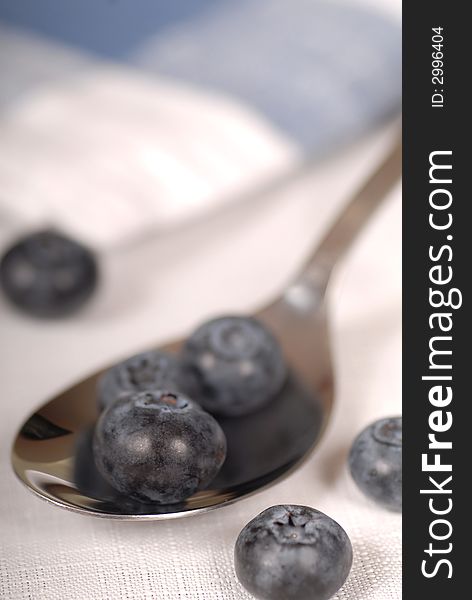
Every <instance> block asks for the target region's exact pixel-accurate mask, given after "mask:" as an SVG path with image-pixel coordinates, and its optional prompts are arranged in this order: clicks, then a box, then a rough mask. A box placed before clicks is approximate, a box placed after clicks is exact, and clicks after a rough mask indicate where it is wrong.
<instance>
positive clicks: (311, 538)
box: [234, 505, 352, 600]
mask: <svg viewBox="0 0 472 600" xmlns="http://www.w3.org/2000/svg"><path fill="white" fill-rule="evenodd" d="M234 560H235V567H236V574H237V576H238V578H239V580H240V582H241V583H242V585H243V586H244V587H245V588H246V589H247V590H248V591H249V592H251V594H253V595H254V596H256V598H260V599H261V600H327V599H328V598H331V597H332V596H333V594H335V593H336V592H337V591H338V590H339V588H340V587H341V586H342V585H343V583H344V582H345V580H346V578H347V576H348V574H349V571H350V569H351V564H352V547H351V542H350V540H349V537H348V536H347V534H346V532H345V531H344V529H343V528H342V527H341V526H340V525H339V524H338V523H336V521H334V520H333V519H331V518H330V517H328V516H327V515H325V514H323V513H322V512H319V511H318V510H315V509H314V508H310V507H308V506H296V505H280V506H272V507H271V508H268V509H266V510H264V511H263V512H261V513H260V514H259V515H258V516H257V517H256V518H255V519H253V520H252V521H250V522H249V523H248V524H247V525H246V526H245V527H244V529H243V530H242V531H241V533H240V534H239V536H238V539H237V541H236V546H235V552H234Z"/></svg>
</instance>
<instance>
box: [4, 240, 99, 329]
mask: <svg viewBox="0 0 472 600" xmlns="http://www.w3.org/2000/svg"><path fill="white" fill-rule="evenodd" d="M97 279H98V270H97V264H96V261H95V258H94V255H93V254H92V252H91V251H90V250H88V249H87V248H85V247H84V246H82V245H81V244H79V243H78V242H75V241H74V240H71V239H70V238H68V237H66V236H64V235H62V234H60V233H57V232H55V231H52V230H44V231H40V232H37V233H33V234H31V235H28V236H26V237H24V238H22V239H20V240H18V241H17V242H16V243H15V244H14V245H13V246H11V247H10V248H9V249H8V250H7V252H6V253H5V254H4V256H3V258H2V259H1V262H0V282H1V285H2V288H3V290H4V292H5V294H6V295H7V297H8V298H9V299H10V300H11V302H12V303H13V304H14V305H15V306H16V307H18V308H20V309H21V310H23V311H25V312H27V313H30V314H32V315H35V316H38V317H61V316H64V315H68V314H70V313H73V312H74V311H75V310H77V309H79V308H80V307H81V306H82V305H83V304H84V303H85V302H86V301H87V300H88V299H89V297H90V296H91V294H92V292H93V291H94V289H95V287H96V284H97Z"/></svg>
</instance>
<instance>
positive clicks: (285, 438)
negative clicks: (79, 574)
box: [12, 143, 401, 520]
mask: <svg viewBox="0 0 472 600" xmlns="http://www.w3.org/2000/svg"><path fill="white" fill-rule="evenodd" d="M400 172H401V146H400V144H399V143H397V144H395V146H394V148H393V150H392V151H391V153H390V154H389V155H388V156H387V158H386V159H385V160H384V161H383V163H382V164H381V165H380V166H379V168H378V169H377V170H376V171H375V173H374V174H373V175H372V176H371V177H370V179H369V180H368V181H367V182H366V183H365V185H364V186H363V187H362V188H361V189H360V190H359V191H358V193H357V194H356V195H355V196H354V197H353V199H352V200H351V202H350V203H349V204H348V205H347V207H346V208H345V209H344V210H343V212H342V213H341V215H340V216H339V217H338V219H337V220H336V222H335V223H334V225H332V227H331V228H330V230H329V231H328V233H327V234H326V235H325V237H324V238H323V240H322V242H321V244H319V245H318V247H317V249H316V250H315V252H314V253H313V255H312V257H311V258H310V259H309V260H308V261H307V264H306V265H305V267H304V269H302V271H301V274H299V275H298V276H297V277H296V278H295V279H294V280H293V282H292V283H291V284H290V285H288V286H287V288H286V289H285V290H284V291H283V293H282V294H281V295H280V296H279V297H278V298H277V299H276V300H274V301H273V302H272V303H271V304H269V305H268V306H267V307H265V308H264V309H262V310H261V311H259V312H258V313H257V314H256V315H255V317H256V318H258V319H259V320H261V321H262V322H263V323H265V324H266V325H267V327H268V328H269V329H270V330H271V331H272V332H273V333H274V335H275V336H276V338H277V339H278V341H279V343H280V344H281V346H282V349H283V352H284V355H285V358H286V360H287V363H288V366H289V376H288V378H287V381H286V383H285V385H284V387H283V389H282V390H281V392H280V393H279V394H278V395H277V397H276V398H274V399H273V400H272V401H271V403H270V404H268V405H267V406H265V407H263V408H261V409H260V410H258V411H257V412H255V413H253V414H250V415H247V416H244V417H233V418H224V419H219V422H220V425H221V427H222V428H223V430H224V432H225V435H226V438H227V443H228V452H227V458H226V461H225V463H224V465H223V467H222V469H221V471H220V473H219V474H218V476H217V477H216V479H215V480H214V481H213V482H212V483H211V485H210V486H209V487H208V488H207V489H205V490H203V491H200V492H198V493H196V494H194V495H193V496H191V497H190V498H188V499H187V500H185V501H184V502H182V503H180V504H172V505H166V506H163V505H156V504H152V505H147V504H140V503H137V502H135V501H133V500H130V499H129V498H126V497H122V496H120V495H119V494H118V493H117V492H116V491H114V490H113V488H111V486H110V485H109V484H108V483H107V482H106V481H105V480H104V479H103V478H102V477H101V475H100V474H99V472H98V471H97V469H96V468H95V464H94V460H93V454H92V449H91V441H92V436H93V427H94V424H95V422H96V420H97V418H98V409H97V402H96V384H97V380H98V378H99V377H100V375H101V374H102V372H103V371H100V372H97V373H95V374H94V375H92V376H90V377H88V378H87V379H85V380H83V381H82V382H80V383H78V384H77V385H75V386H73V387H72V388H70V389H68V390H66V391H65V392H63V393H61V394H59V395H58V396H56V397H55V398H53V399H52V400H50V401H49V402H47V403H46V404H44V405H43V406H42V407H41V408H39V409H38V410H37V411H36V412H35V413H34V414H33V415H32V416H31V417H30V418H29V419H28V420H27V421H26V422H25V423H24V424H23V426H22V427H21V429H20V431H19V433H18V435H17V437H16V439H15V442H14V445H13V449H12V465H13V469H14V471H15V473H16V475H17V476H18V477H19V479H20V481H21V482H22V483H24V484H25V485H26V486H27V488H28V489H29V490H31V491H32V492H34V493H35V494H36V495H38V496H40V497H41V498H43V499H45V500H48V501H49V502H52V503H53V504H55V505H57V506H60V507H62V508H66V509H69V510H72V511H75V512H79V513H83V514H87V515H92V516H97V517H103V518H113V519H122V520H131V519H133V520H134V519H148V520H155V519H169V518H176V517H182V516H186V515H190V514H195V513H198V512H203V511H207V510H210V509H213V508H217V507H220V506H223V505H227V504H229V503H231V502H235V501H236V500H239V499H241V498H244V497H246V496H248V495H249V494H252V493H254V492H256V491H258V490H261V489H262V488H264V487H266V486H268V485H271V484H273V483H275V482H276V481H278V480H280V479H281V478H283V477H286V476H287V475H288V474H289V473H290V472H291V471H292V470H293V469H294V468H296V467H298V466H299V465H300V464H301V462H302V461H304V460H305V459H306V458H307V457H308V456H309V455H310V454H311V452H312V451H313V449H314V448H315V446H316V445H317V443H318V442H319V440H320V437H321V435H322V433H323V430H324V428H325V426H326V424H327V422H328V420H329V416H330V412H331V407H332V403H333V396H334V375H333V367H332V360H331V350H330V342H329V326H328V319H327V311H326V301H325V298H326V289H327V285H328V282H329V278H330V274H331V272H332V269H333V267H334V265H335V264H336V263H337V261H338V260H339V258H340V257H341V256H342V255H343V254H344V252H345V251H346V250H347V248H348V247H349V246H350V244H351V242H352V241H353V239H354V238H355V236H356V235H357V233H358V232H359V231H360V230H361V229H362V226H363V225H364V223H365V222H366V221H367V219H368V218H369V216H370V215H371V214H372V213H373V211H374V209H375V208H376V206H377V205H378V204H380V202H381V201H382V199H383V198H384V197H385V195H386V193H387V192H388V191H389V190H390V189H391V187H393V185H394V184H395V183H396V182H397V181H398V178H399V175H400ZM184 341H185V340H179V341H174V342H172V343H170V344H167V345H166V346H161V349H163V350H165V351H168V352H173V353H175V352H178V351H179V349H180V347H181V346H182V344H183V342H184Z"/></svg>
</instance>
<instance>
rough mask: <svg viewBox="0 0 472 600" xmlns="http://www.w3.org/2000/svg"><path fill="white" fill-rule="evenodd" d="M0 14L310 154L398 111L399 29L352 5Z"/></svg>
mask: <svg viewBox="0 0 472 600" xmlns="http://www.w3.org/2000/svg"><path fill="white" fill-rule="evenodd" d="M0 16H3V18H4V19H5V20H6V21H7V22H9V23H14V24H16V25H23V26H25V27H29V28H33V29H35V30H36V31H39V32H42V33H46V34H47V35H49V36H52V37H55V38H56V39H57V38H59V39H62V40H65V41H67V42H68V43H70V44H74V45H76V46H80V47H82V48H86V49H87V50H88V51H93V52H96V53H100V54H101V55H105V56H107V57H108V58H113V59H115V60H120V61H125V62H127V63H128V64H132V65H134V66H136V67H139V68H144V69H146V70H148V71H151V72H154V73H157V74H159V75H164V76H166V77H168V78H171V79H174V80H176V81H179V82H185V83H187V84H192V85H195V86H198V87H200V88H202V89H206V90H210V91H213V92H219V93H222V94H226V95H228V96H230V97H232V98H235V99H237V100H239V101H241V102H243V103H244V104H246V105H248V106H249V107H250V108H252V109H253V110H256V111H257V112H258V113H259V114H260V115H261V116H262V117H263V118H265V119H266V120H267V121H269V122H270V123H271V124H272V125H273V126H274V127H275V128H276V129H278V130H279V131H281V132H283V133H284V134H285V135H286V136H289V137H290V138H291V139H292V140H293V141H294V142H295V143H297V144H298V145H299V146H300V147H301V148H303V149H304V150H306V151H307V152H310V153H322V152H325V151H328V150H331V149H333V148H334V147H336V146H337V145H339V144H341V143H344V142H346V141H349V140H351V139H353V138H354V137H355V136H357V135H358V134H359V133H362V132H364V131H365V130H366V129H368V128H370V127H372V126H373V125H375V124H377V123H378V122H380V121H382V120H383V119H385V118H387V117H388V116H389V115H392V114H393V113H395V112H396V111H399V110H400V103H401V30H400V26H399V24H397V23H395V22H393V21H390V20H389V19H388V18H386V17H385V16H382V15H380V14H376V13H375V12H373V11H371V10H369V9H367V8H365V7H361V6H355V5H354V4H353V3H352V2H350V3H348V4H342V3H340V2H339V3H338V2H334V1H331V0H185V1H182V2H168V1H167V0H166V1H165V2H164V1H163V0H160V1H155V2H150V1H148V0H146V1H145V0H138V1H134V2H129V1H122V0H115V1H112V0H110V1H109V2H102V1H100V2H96V0H81V2H71V3H67V8H66V7H65V4H64V2H63V0H41V2H37V1H36V0H22V1H21V2H10V1H9V0H0Z"/></svg>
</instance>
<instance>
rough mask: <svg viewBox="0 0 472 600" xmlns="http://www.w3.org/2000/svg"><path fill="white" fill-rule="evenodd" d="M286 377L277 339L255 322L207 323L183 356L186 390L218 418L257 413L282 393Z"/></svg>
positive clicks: (228, 319) (244, 319)
mask: <svg viewBox="0 0 472 600" xmlns="http://www.w3.org/2000/svg"><path fill="white" fill-rule="evenodd" d="M285 377H286V366H285V361H284V358H283V355H282V351H281V349H280V346H279V344H278V343H277V340H276V339H275V338H274V336H273V335H272V333H271V332H270V331H268V330H267V328H266V327H265V326H264V325H263V324H262V323H260V322H259V321H257V320H256V319H254V318H249V317H240V316H230V317H220V318H217V319H213V320H211V321H208V322H206V323H204V324H203V325H201V326H200V327H199V328H198V329H197V330H196V331H195V332H194V333H193V334H192V335H191V336H190V337H189V338H188V339H187V341H186V343H185V346H184V349H183V351H182V385H184V386H185V389H186V391H187V392H188V394H189V395H190V396H191V397H192V398H194V399H195V400H196V401H197V402H199V403H200V404H201V405H202V406H203V407H204V408H205V410H208V411H209V412H211V413H214V414H218V415H222V416H239V415H245V414H249V413H251V412H253V411H255V410H257V409H258V408H259V407H261V406H263V405H264V404H266V403H267V402H268V401H269V400H270V399H271V398H272V397H273V396H274V395H275V394H276V393H277V392H278V391H279V390H280V389H281V387H282V384H283V383H284V381H285Z"/></svg>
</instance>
